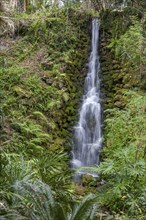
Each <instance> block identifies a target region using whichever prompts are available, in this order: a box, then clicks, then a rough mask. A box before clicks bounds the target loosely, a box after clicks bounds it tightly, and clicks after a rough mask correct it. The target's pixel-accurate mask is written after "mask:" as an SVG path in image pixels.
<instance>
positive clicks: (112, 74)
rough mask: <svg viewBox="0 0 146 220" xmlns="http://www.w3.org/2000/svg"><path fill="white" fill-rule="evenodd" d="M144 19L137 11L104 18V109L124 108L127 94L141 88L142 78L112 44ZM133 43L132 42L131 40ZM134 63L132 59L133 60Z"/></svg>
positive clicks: (102, 54) (110, 14)
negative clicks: (136, 21) (128, 91)
mask: <svg viewBox="0 0 146 220" xmlns="http://www.w3.org/2000/svg"><path fill="white" fill-rule="evenodd" d="M134 16H135V17H137V19H139V20H140V19H141V17H142V14H141V13H137V11H135V10H130V9H125V10H124V11H120V12H119V11H105V12H103V13H102V14H101V30H100V57H101V66H102V74H101V90H102V94H103V99H104V109H105V110H106V109H108V108H114V107H118V108H123V107H124V105H125V102H124V100H123V93H124V92H125V90H126V89H132V88H134V87H136V86H139V85H140V81H141V79H140V76H139V72H138V70H137V69H134V67H133V65H131V66H129V64H128V60H127V61H125V62H123V60H122V57H120V56H116V55H115V50H116V48H115V45H114V44H111V42H113V41H115V42H116V40H117V39H119V38H120V37H121V36H122V35H124V34H125V32H126V31H127V30H128V28H129V27H130V25H132V19H133V17H134ZM131 41H132V40H131ZM129 59H130V58H129Z"/></svg>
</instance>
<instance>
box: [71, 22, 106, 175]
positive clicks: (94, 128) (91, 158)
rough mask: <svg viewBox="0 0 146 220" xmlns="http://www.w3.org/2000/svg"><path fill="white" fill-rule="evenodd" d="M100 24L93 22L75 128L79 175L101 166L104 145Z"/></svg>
mask: <svg viewBox="0 0 146 220" xmlns="http://www.w3.org/2000/svg"><path fill="white" fill-rule="evenodd" d="M98 41H99V22H98V20H97V19H93V21H92V51H91V54H90V60H89V64H88V74H87V77H86V79H85V92H84V93H85V95H84V96H83V103H82V106H81V109H80V113H79V121H78V123H77V126H76V127H75V135H74V144H73V149H72V161H71V164H72V166H73V167H81V169H79V173H85V172H84V171H83V170H82V166H83V167H89V166H92V165H94V164H99V156H100V149H101V145H102V136H101V135H102V134H101V104H100V81H99V76H98V75H99V72H100V62H99V54H98Z"/></svg>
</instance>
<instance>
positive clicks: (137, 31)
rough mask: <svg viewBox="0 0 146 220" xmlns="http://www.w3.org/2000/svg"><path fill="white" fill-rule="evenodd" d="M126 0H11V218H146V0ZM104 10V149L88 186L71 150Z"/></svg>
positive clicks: (0, 157)
mask: <svg viewBox="0 0 146 220" xmlns="http://www.w3.org/2000/svg"><path fill="white" fill-rule="evenodd" d="M14 2H15V4H14ZM60 2H62V3H63V5H62V4H61V5H62V6H60ZM124 2H125V1H110V0H107V1H103V0H101V1H89V0H87V1H84V2H82V1H43V3H42V1H39V0H38V1H13V4H12V5H11V4H10V5H9V7H7V10H6V1H1V4H0V7H1V14H0V24H1V27H0V31H1V32H0V38H1V43H0V55H1V57H0V67H1V68H0V173H1V175H0V219H1V220H5V219H27V220H29V219H34V220H36V219H38V220H44V219H46V220H50V219H52V220H59V219H60V220H89V219H107V220H109V219H116V220H131V219H132V220H137V219H140V220H144V219H145V218H146V212H145V207H146V191H145V190H146V188H145V186H146V176H145V173H146V147H145V143H146V124H145V121H146V74H145V71H146V68H145V67H146V58H145V56H146V51H145V45H146V40H145V37H146V20H145V2H144V1H137V0H135V1H130V0H129V1H127V2H125V3H124ZM9 3H11V1H10V2H9ZM7 6H8V5H7ZM99 15H100V19H101V31H100V32H101V33H100V38H101V39H100V53H101V65H102V74H101V87H102V88H101V90H102V96H103V99H104V101H103V102H104V122H103V125H104V126H103V127H104V128H103V131H104V142H103V152H102V159H101V163H100V166H98V167H97V166H95V167H92V168H91V169H92V170H94V172H97V173H98V174H99V178H98V179H96V180H94V179H93V178H92V177H90V176H86V175H84V176H83V178H82V184H81V185H78V184H76V183H73V182H71V178H72V170H70V168H69V152H70V147H71V143H72V131H73V126H74V125H75V122H76V120H77V117H78V116H77V112H78V108H79V105H80V101H81V97H82V95H83V84H84V77H85V74H86V72H87V71H86V63H87V62H88V55H89V52H90V38H91V37H90V33H91V25H90V24H91V19H92V17H93V16H99ZM93 194H94V195H93ZM82 197H83V198H82Z"/></svg>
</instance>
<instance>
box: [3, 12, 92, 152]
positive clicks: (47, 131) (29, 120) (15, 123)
mask: <svg viewBox="0 0 146 220" xmlns="http://www.w3.org/2000/svg"><path fill="white" fill-rule="evenodd" d="M90 21H91V16H90V15H88V14H86V12H80V11H75V10H73V9H69V10H63V11H58V12H54V13H53V12H51V13H48V14H47V13H46V14H44V13H42V14H41V13H40V14H33V16H32V15H31V16H29V15H26V14H24V16H23V15H21V18H20V16H19V15H18V16H16V18H15V20H14V24H15V33H14V35H13V36H11V37H9V36H7V38H5V36H4V37H3V38H1V46H0V49H1V60H0V64H1V70H0V77H1V81H0V87H1V119H2V122H1V128H2V129H1V147H2V149H4V148H5V149H9V150H10V151H15V152H19V151H22V149H23V151H24V152H27V153H29V154H30V155H33V156H34V155H35V154H36V155H38V154H39V153H40V151H41V149H43V148H46V149H52V150H53V151H55V150H57V149H61V148H63V149H64V148H68V147H69V143H70V137H71V136H72V128H73V126H74V124H75V121H76V120H77V112H78V111H77V109H78V108H79V103H80V101H81V97H82V94H83V84H84V77H85V74H86V63H87V59H88V54H89V50H90Z"/></svg>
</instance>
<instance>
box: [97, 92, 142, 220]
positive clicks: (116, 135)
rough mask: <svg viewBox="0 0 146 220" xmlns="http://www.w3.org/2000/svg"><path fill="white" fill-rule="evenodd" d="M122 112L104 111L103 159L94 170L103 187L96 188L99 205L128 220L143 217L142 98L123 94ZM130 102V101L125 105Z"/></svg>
mask: <svg viewBox="0 0 146 220" xmlns="http://www.w3.org/2000/svg"><path fill="white" fill-rule="evenodd" d="M125 96H126V100H127V105H126V108H125V110H118V109H113V110H108V113H109V118H108V119H107V120H106V124H107V125H106V143H105V144H106V148H104V153H105V155H106V157H107V158H106V159H105V160H104V161H103V162H102V163H101V164H100V166H99V168H98V169H97V170H98V172H100V173H101V178H104V180H105V181H106V183H105V184H104V185H103V186H102V187H101V188H99V197H100V202H101V204H102V205H106V206H107V207H108V208H110V210H111V211H116V212H119V211H120V210H121V209H122V210H123V212H126V213H127V214H128V215H129V216H141V218H142V217H144V216H145V205H146V204H145V185H146V178H145V173H146V161H145V141H146V140H145V137H146V125H145V120H146V115H145V101H146V97H145V96H142V95H139V94H138V93H136V92H127V93H125ZM129 100H130V101H129Z"/></svg>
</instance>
